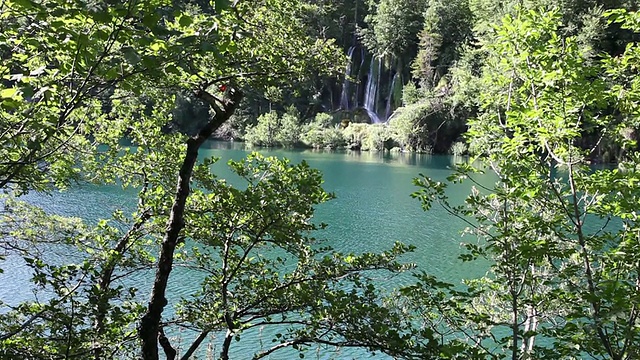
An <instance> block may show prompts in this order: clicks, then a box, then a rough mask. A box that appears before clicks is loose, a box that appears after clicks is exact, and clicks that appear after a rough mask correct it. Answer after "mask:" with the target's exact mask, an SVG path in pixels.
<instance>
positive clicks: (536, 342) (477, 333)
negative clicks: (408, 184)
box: [404, 10, 640, 359]
mask: <svg viewBox="0 0 640 360" xmlns="http://www.w3.org/2000/svg"><path fill="white" fill-rule="evenodd" d="M609 16H610V19H612V20H614V21H617V22H620V23H622V24H624V25H623V26H625V27H627V28H629V29H633V30H634V31H638V30H639V27H638V25H637V24H638V16H637V14H629V13H626V12H625V11H624V10H619V11H615V12H611V13H609ZM493 36H495V38H496V39H497V41H495V42H493V43H492V44H485V50H486V51H487V54H488V57H487V66H486V67H485V69H484V74H483V81H485V84H486V85H485V86H484V91H482V93H481V94H480V99H481V101H482V108H481V112H480V116H479V117H478V118H477V119H475V120H473V121H471V122H470V124H469V125H470V130H469V139H470V140H471V142H472V144H473V143H475V144H476V146H475V149H476V152H479V153H478V155H477V157H476V158H475V159H477V160H480V161H482V163H483V164H484V165H486V166H487V167H489V169H490V170H491V171H492V172H494V173H495V175H496V177H497V182H496V183H495V185H494V186H486V184H482V183H478V182H476V181H474V174H475V173H477V172H479V171H480V170H478V169H476V168H474V167H472V166H471V165H460V166H459V167H458V168H457V170H456V172H455V173H454V175H452V177H451V179H450V180H451V181H453V182H460V181H463V180H466V181H472V182H473V185H474V186H473V188H472V192H471V194H470V195H469V196H468V197H467V198H466V200H465V202H464V204H451V203H450V202H449V201H448V199H447V196H446V193H445V189H446V187H447V184H445V183H437V182H434V181H432V180H430V179H428V178H427V177H423V178H421V179H417V180H416V184H417V185H418V186H420V187H421V190H420V191H419V192H417V193H416V194H415V196H417V197H418V198H420V199H421V201H422V202H423V205H424V207H425V209H428V208H429V207H430V206H431V205H432V204H433V202H438V203H440V204H442V205H443V206H444V208H445V209H446V210H447V211H449V212H450V213H451V214H453V215H454V216H458V217H461V218H463V219H465V221H467V222H468V224H469V227H470V232H471V233H472V234H473V235H475V236H476V237H477V238H478V240H477V242H474V243H469V244H467V245H466V248H467V250H468V253H467V254H464V255H462V259H463V260H467V261H468V260H474V259H477V258H486V259H488V260H489V261H490V270H489V274H488V276H486V277H483V278H481V279H473V280H469V281H467V282H466V289H462V290H461V289H458V288H455V287H453V286H452V285H450V284H444V283H442V282H439V281H437V280H436V279H434V278H432V277H430V276H428V275H426V274H424V275H422V276H419V279H420V283H419V284H417V285H416V286H412V287H409V288H407V289H405V290H404V292H405V294H406V295H408V296H409V297H410V298H411V299H412V300H413V301H415V304H416V306H417V308H418V309H420V311H422V312H423V313H424V312H428V311H431V313H432V314H437V315H434V316H432V317H424V318H422V319H423V321H424V322H426V323H427V324H430V325H434V324H435V323H437V322H438V321H442V322H443V323H445V324H447V326H446V327H444V328H443V329H447V330H449V331H451V333H449V336H451V334H456V336H461V337H462V339H457V340H453V341H451V342H449V343H448V344H447V345H446V346H445V351H447V352H449V354H450V356H452V357H453V355H454V354H456V353H457V354H458V355H457V356H459V355H460V354H465V355H464V356H466V357H468V358H473V357H476V358H486V357H490V358H502V357H505V356H508V357H510V358H512V359H522V358H527V359H528V358H552V357H553V358H557V357H563V358H582V357H584V356H586V355H589V356H593V357H595V358H608V359H633V358H635V357H637V356H638V349H637V345H636V344H637V343H638V341H639V340H640V333H639V332H638V298H637V295H636V294H637V291H638V284H639V281H640V279H639V277H638V274H639V272H638V270H640V268H639V267H638V262H637V259H636V258H635V255H632V254H635V253H636V251H637V249H638V244H639V243H638V241H639V238H638V236H637V233H638V230H639V228H638V226H639V224H638V221H637V220H638V219H637V215H636V214H635V212H636V210H635V209H637V207H638V195H639V194H638V187H637V186H636V185H635V184H637V182H638V181H639V178H638V172H637V169H638V164H639V161H640V160H639V158H638V153H637V151H638V147H637V143H636V142H635V139H632V138H631V137H630V136H625V133H624V132H621V131H620V129H626V128H631V129H634V128H636V127H637V112H636V111H637V106H638V103H639V100H640V98H639V97H638V92H637V91H636V90H634V86H635V85H637V84H635V83H636V82H637V81H636V80H635V79H634V80H632V79H631V78H630V77H629V76H630V74H633V73H635V72H636V71H637V68H636V67H637V65H638V59H639V58H638V56H637V46H638V45H637V43H634V44H631V45H629V46H628V47H627V50H626V51H625V53H624V54H622V55H620V56H617V57H607V56H605V57H604V59H600V60H599V61H593V59H588V58H586V57H585V54H588V53H585V52H582V51H580V48H579V46H578V43H577V40H576V37H572V36H566V35H565V34H564V33H563V32H562V30H561V17H560V15H559V13H558V12H556V11H548V12H542V13H538V12H536V11H527V10H522V11H520V12H519V13H518V14H517V15H516V16H506V17H504V18H503V20H502V23H501V24H500V26H498V27H497V28H496V29H495V33H494V34H493ZM594 133H595V134H597V136H598V141H597V142H596V143H595V144H594V143H590V142H585V141H583V139H584V137H585V136H586V134H588V135H589V136H591V134H594ZM607 137H609V139H610V140H609V141H611V142H615V143H617V144H619V146H620V147H622V148H623V149H625V153H624V156H623V157H621V158H620V164H619V168H617V169H616V168H605V169H600V170H597V169H593V168H591V167H590V166H589V165H590V164H589V159H590V158H592V157H593V155H594V153H595V152H596V151H597V148H598V144H599V143H600V142H601V141H606V140H605V138H607ZM495 345H497V348H494V346H495ZM447 347H448V348H447Z"/></svg>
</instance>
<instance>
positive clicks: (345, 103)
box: [340, 46, 357, 110]
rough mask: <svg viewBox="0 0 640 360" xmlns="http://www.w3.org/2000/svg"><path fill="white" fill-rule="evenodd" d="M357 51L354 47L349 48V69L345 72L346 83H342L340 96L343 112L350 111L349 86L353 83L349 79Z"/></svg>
mask: <svg viewBox="0 0 640 360" xmlns="http://www.w3.org/2000/svg"><path fill="white" fill-rule="evenodd" d="M355 49H356V47H355V46H352V47H350V48H349V52H348V53H347V57H348V58H349V61H348V62H347V68H346V69H345V72H344V82H343V83H342V93H341V94H340V108H341V109H343V110H349V98H350V94H349V85H350V83H351V81H350V80H349V77H350V76H351V67H352V65H353V51H354V50H355ZM356 96H357V95H356Z"/></svg>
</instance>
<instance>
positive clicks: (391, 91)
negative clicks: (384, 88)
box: [384, 73, 399, 119]
mask: <svg viewBox="0 0 640 360" xmlns="http://www.w3.org/2000/svg"><path fill="white" fill-rule="evenodd" d="M398 75H399V73H395V74H394V75H393V80H391V86H389V97H387V108H386V110H385V116H384V118H385V119H389V117H390V116H391V111H392V108H391V105H392V102H393V97H394V96H395V95H396V80H398Z"/></svg>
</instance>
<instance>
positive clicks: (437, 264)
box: [0, 142, 493, 359]
mask: <svg viewBox="0 0 640 360" xmlns="http://www.w3.org/2000/svg"><path fill="white" fill-rule="evenodd" d="M259 151H260V152H261V153H263V154H264V155H274V156H278V157H286V158H289V159H290V160H291V161H292V162H294V163H297V162H300V161H302V160H306V161H307V162H308V163H309V164H310V166H311V167H314V168H317V169H319V170H321V171H322V173H323V175H324V179H325V189H326V190H327V191H331V192H334V193H335V194H336V196H337V198H336V199H335V200H332V201H330V202H328V203H326V204H323V205H321V206H320V207H319V208H318V211H317V215H316V216H317V219H316V220H317V221H322V222H325V223H327V224H329V226H328V228H327V229H326V230H324V231H322V232H321V233H319V234H318V235H317V237H318V238H324V239H326V240H327V243H326V245H329V246H332V247H333V248H335V249H336V250H339V251H344V252H364V251H381V250H385V249H388V248H389V247H391V246H392V245H393V243H394V242H395V241H402V242H404V243H407V244H412V245H415V246H416V251H415V252H414V253H412V254H409V255H408V256H406V257H405V258H404V260H406V261H407V262H414V263H416V264H417V266H418V268H417V269H418V270H424V271H427V272H429V273H431V274H433V275H437V276H440V277H441V278H443V279H444V280H448V281H451V282H454V283H456V282H457V283H459V282H460V280H461V279H462V278H469V277H472V276H477V275H482V274H483V272H484V271H485V270H486V269H480V268H477V266H478V265H475V266H476V267H475V268H474V267H472V266H474V265H473V264H461V262H460V261H459V260H457V256H458V254H459V253H460V252H461V248H460V243H461V242H462V238H461V235H460V232H461V230H462V229H463V227H464V224H463V223H462V222H461V221H460V220H458V219H455V218H453V217H452V216H450V215H448V214H447V213H446V212H445V211H444V210H443V209H441V208H440V207H438V206H434V208H433V209H432V210H430V211H429V212H424V211H422V209H421V206H420V202H419V201H418V200H416V199H412V198H411V197H410V194H411V193H412V192H414V191H415V190H417V188H416V187H415V186H414V185H413V184H412V179H413V178H415V177H417V176H418V175H419V174H420V173H423V174H425V175H428V176H430V177H432V178H434V179H436V180H444V179H445V178H446V176H447V175H448V174H450V170H449V168H450V166H451V165H453V164H454V163H455V162H456V161H462V160H463V159H460V158H458V159H456V158H454V157H450V156H436V155H433V156H432V155H425V154H388V153H387V154H380V153H367V152H363V153H359V152H322V151H309V150H307V151H295V150H279V149H275V150H259ZM247 153H248V150H244V148H243V147H242V144H231V143H220V142H212V143H209V144H207V148H206V149H203V151H201V156H212V155H213V156H216V157H220V158H221V160H220V161H219V162H218V163H217V164H216V165H214V167H213V169H214V171H215V172H216V174H217V175H218V176H219V177H221V178H226V177H230V176H231V174H230V171H229V170H228V169H227V167H226V162H227V160H229V159H235V160H238V159H241V158H243V157H244V156H246V154H247ZM481 181H487V182H488V181H493V179H491V178H490V177H487V178H485V179H481ZM467 190H468V186H467V185H464V186H460V185H458V186H457V187H454V188H453V189H451V191H450V194H451V196H452V201H453V202H458V201H462V199H463V198H464V196H465V195H466V194H467ZM27 199H28V200H29V201H30V202H33V203H35V204H38V205H40V206H42V207H43V208H45V210H47V211H50V212H55V213H59V214H64V215H71V216H81V217H84V218H86V219H97V218H101V217H107V216H108V214H110V213H111V211H113V210H115V209H118V208H125V209H127V208H128V209H131V208H133V207H134V206H135V201H136V200H135V192H134V191H123V190H121V189H119V188H117V187H106V186H103V187H98V186H91V185H83V186H79V187H76V188H73V189H71V190H69V191H67V192H64V193H58V194H53V195H51V196H43V195H38V194H31V195H29V196H28V197H27ZM12 261H13V263H12ZM2 267H3V268H4V269H5V271H6V272H5V274H3V275H0V296H1V298H0V300H2V301H6V302H7V303H10V304H11V303H16V302H18V301H21V300H24V299H29V298H30V297H31V296H32V292H31V291H30V290H29V289H28V288H26V287H25V283H26V281H27V280H28V278H29V271H28V270H27V268H26V267H25V266H23V265H22V264H21V263H20V261H18V260H16V259H13V260H12V259H9V260H8V262H6V263H4V264H3V266H2ZM151 281H152V278H151V276H147V277H146V278H145V277H141V278H140V285H139V288H140V289H141V292H142V293H143V294H145V296H146V294H147V293H148V291H145V290H143V289H149V285H150V283H151ZM379 281H380V285H382V286H383V287H385V288H388V289H391V288H393V287H397V286H400V285H401V284H402V283H408V282H409V281H411V277H410V276H401V277H396V278H393V279H380V280H379ZM189 283H193V282H192V281H191V282H190V281H189V273H188V271H185V270H184V269H177V270H176V271H175V272H173V273H172V278H171V282H170V284H169V289H168V292H169V293H171V294H174V296H177V297H179V296H184V295H187V294H189V293H190V292H191V290H192V288H190V287H189V286H188V285H184V284H189ZM267 335H268V333H267ZM180 336H182V337H189V335H188V334H180ZM262 340H264V343H265V346H269V345H270V344H271V342H270V338H268V336H265V334H248V336H243V337H242V341H240V342H239V343H234V345H233V346H232V349H233V351H232V354H233V358H235V359H245V358H249V357H250V354H251V353H252V352H253V351H255V350H256V348H258V349H259V348H260V346H261V345H260V344H261V343H262ZM218 346H219V345H218ZM213 351H215V350H213ZM250 351H251V353H250ZM292 355H293V354H291V353H286V352H284V353H278V352H276V353H275V354H274V355H273V356H271V357H270V359H289V358H292ZM296 357H297V356H296ZM373 357H375V358H387V357H385V356H383V355H376V356H374V355H371V354H369V353H367V352H364V351H361V350H349V351H346V350H344V351H339V352H337V353H336V352H333V351H329V350H328V349H320V350H318V351H317V352H310V353H309V354H307V358H319V359H330V358H331V359H351V358H354V359H362V358H373Z"/></svg>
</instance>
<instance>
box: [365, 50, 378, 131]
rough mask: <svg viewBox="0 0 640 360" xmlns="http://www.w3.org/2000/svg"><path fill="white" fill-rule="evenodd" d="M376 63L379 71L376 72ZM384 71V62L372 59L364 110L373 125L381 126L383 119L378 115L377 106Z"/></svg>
mask: <svg viewBox="0 0 640 360" xmlns="http://www.w3.org/2000/svg"><path fill="white" fill-rule="evenodd" d="M376 63H378V69H377V71H376V67H375V65H376ZM381 70H382V62H381V61H380V60H378V59H376V58H375V57H374V58H372V59H371V65H370V67H369V76H368V78H367V87H366V89H365V93H364V110H365V111H366V112H367V114H369V118H370V119H371V123H373V124H379V123H381V122H382V119H380V117H379V116H378V114H377V113H376V104H377V103H378V86H379V85H380V71H381Z"/></svg>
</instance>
